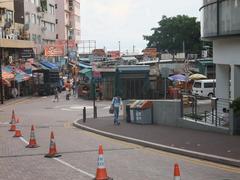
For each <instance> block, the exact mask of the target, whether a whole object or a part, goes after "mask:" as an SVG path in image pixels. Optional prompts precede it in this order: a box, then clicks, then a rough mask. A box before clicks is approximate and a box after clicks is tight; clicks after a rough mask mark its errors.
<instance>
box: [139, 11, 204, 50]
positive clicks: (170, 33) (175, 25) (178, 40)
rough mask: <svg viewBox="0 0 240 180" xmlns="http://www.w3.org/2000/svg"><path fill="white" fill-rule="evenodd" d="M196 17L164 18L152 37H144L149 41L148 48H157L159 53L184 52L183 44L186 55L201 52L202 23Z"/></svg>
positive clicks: (154, 29) (153, 29)
mask: <svg viewBox="0 0 240 180" xmlns="http://www.w3.org/2000/svg"><path fill="white" fill-rule="evenodd" d="M196 19H197V18H196V17H189V16H186V15H178V16H176V17H169V18H168V17H167V16H163V17H162V20H161V21H159V22H158V24H159V27H157V28H152V29H151V30H152V31H154V32H153V34H152V35H151V36H145V35H144V36H143V37H144V40H146V41H148V44H147V47H154V48H157V49H158V51H159V52H164V51H168V52H170V53H173V52H175V53H176V52H182V51H183V44H184V45H185V52H186V53H197V54H200V52H201V46H202V45H201V44H202V43H201V40H200V23H199V22H198V21H197V20H196Z"/></svg>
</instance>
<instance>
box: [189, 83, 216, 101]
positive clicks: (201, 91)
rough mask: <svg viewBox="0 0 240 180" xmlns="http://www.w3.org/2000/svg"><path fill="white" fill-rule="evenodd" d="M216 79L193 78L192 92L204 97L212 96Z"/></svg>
mask: <svg viewBox="0 0 240 180" xmlns="http://www.w3.org/2000/svg"><path fill="white" fill-rule="evenodd" d="M215 88H216V79H204V80H195V81H194V83H193V86H192V94H193V95H199V96H204V97H210V98H211V97H212V96H214V91H215Z"/></svg>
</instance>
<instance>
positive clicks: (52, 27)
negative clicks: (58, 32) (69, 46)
mask: <svg viewBox="0 0 240 180" xmlns="http://www.w3.org/2000/svg"><path fill="white" fill-rule="evenodd" d="M50 27H51V32H55V24H52V23H51V24H50Z"/></svg>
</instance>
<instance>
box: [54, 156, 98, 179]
mask: <svg viewBox="0 0 240 180" xmlns="http://www.w3.org/2000/svg"><path fill="white" fill-rule="evenodd" d="M53 159H54V160H56V161H58V162H60V163H62V164H64V165H65V166H68V167H70V168H72V169H74V170H76V171H78V172H80V173H82V174H85V175H87V176H89V177H91V178H95V176H94V175H93V174H90V173H88V172H86V171H83V170H81V169H78V168H76V167H74V166H72V165H71V164H68V163H67V162H65V161H63V160H61V159H57V158H53Z"/></svg>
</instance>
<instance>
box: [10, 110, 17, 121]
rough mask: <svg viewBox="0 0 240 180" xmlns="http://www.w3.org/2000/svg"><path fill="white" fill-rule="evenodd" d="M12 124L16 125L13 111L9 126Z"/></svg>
mask: <svg viewBox="0 0 240 180" xmlns="http://www.w3.org/2000/svg"><path fill="white" fill-rule="evenodd" d="M13 123H16V116H15V112H14V110H12V118H11V121H10V123H9V124H13Z"/></svg>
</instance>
